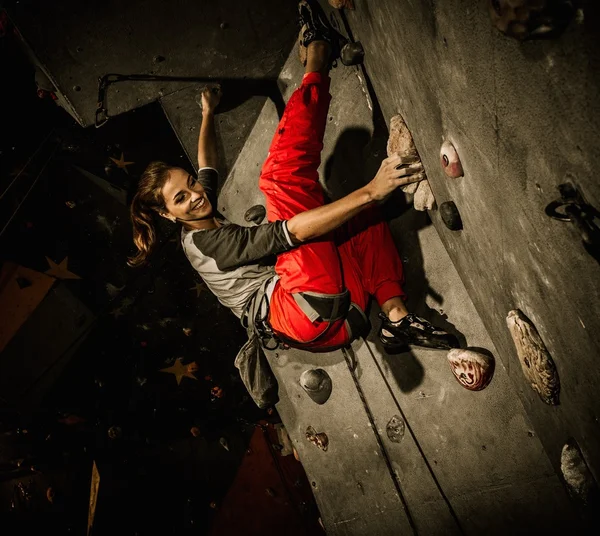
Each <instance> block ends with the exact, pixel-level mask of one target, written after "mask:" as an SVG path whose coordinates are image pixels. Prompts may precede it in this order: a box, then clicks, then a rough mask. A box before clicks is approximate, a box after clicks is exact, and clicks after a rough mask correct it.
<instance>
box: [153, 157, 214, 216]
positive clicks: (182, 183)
mask: <svg viewBox="0 0 600 536" xmlns="http://www.w3.org/2000/svg"><path fill="white" fill-rule="evenodd" d="M162 195H163V197H164V200H165V207H166V213H165V214H162V216H164V217H166V218H168V219H170V220H173V221H175V219H177V220H180V221H182V222H185V221H197V220H201V219H204V218H208V217H210V216H211V215H212V212H213V207H212V206H211V204H210V201H209V200H208V197H207V195H206V192H205V190H204V188H203V187H202V185H201V184H200V183H199V182H198V181H197V180H196V178H195V177H193V176H192V175H190V174H189V173H188V172H187V171H185V170H183V169H180V168H174V169H172V170H171V171H170V172H169V179H168V180H167V182H166V183H165V185H164V186H163V189H162Z"/></svg>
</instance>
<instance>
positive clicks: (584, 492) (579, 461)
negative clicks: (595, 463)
mask: <svg viewBox="0 0 600 536" xmlns="http://www.w3.org/2000/svg"><path fill="white" fill-rule="evenodd" d="M560 471H561V473H562V475H563V478H564V479H565V483H566V485H567V489H568V491H569V495H571V497H573V498H574V499H575V500H577V501H578V502H580V503H581V504H582V505H584V506H585V505H586V504H587V503H588V499H589V498H590V496H591V495H592V491H593V492H594V493H593V495H597V492H598V484H597V483H596V480H595V479H594V476H593V475H592V473H591V471H590V469H589V467H588V465H587V463H586V461H585V458H584V457H583V454H582V453H581V449H580V448H579V445H578V444H577V441H575V439H573V438H570V439H569V440H568V441H567V442H566V443H565V445H564V446H563V448H562V452H561V455H560Z"/></svg>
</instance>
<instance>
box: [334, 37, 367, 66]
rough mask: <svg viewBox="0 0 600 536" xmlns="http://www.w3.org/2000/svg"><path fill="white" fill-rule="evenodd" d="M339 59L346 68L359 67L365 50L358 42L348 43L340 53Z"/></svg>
mask: <svg viewBox="0 0 600 536" xmlns="http://www.w3.org/2000/svg"><path fill="white" fill-rule="evenodd" d="M340 59H341V60H342V63H343V64H344V65H345V66H346V67H350V66H352V65H360V64H361V63H362V62H363V61H364V59H365V49H364V48H363V46H362V44H361V43H359V42H358V41H356V42H355V43H350V42H348V43H346V44H345V45H344V46H343V47H342V50H341V51H340Z"/></svg>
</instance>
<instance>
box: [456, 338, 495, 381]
mask: <svg viewBox="0 0 600 536" xmlns="http://www.w3.org/2000/svg"><path fill="white" fill-rule="evenodd" d="M448 362H449V363H450V369H451V370H452V374H454V376H455V377H456V379H457V380H458V383H460V384H461V385H462V386H463V387H464V388H465V389H468V390H469V391H481V390H482V389H485V387H487V385H488V384H489V383H490V381H492V376H493V375H494V368H495V362H494V358H493V357H490V356H489V355H486V354H484V353H482V352H476V351H474V350H469V349H466V350H463V349H461V348H454V349H452V350H450V351H449V352H448Z"/></svg>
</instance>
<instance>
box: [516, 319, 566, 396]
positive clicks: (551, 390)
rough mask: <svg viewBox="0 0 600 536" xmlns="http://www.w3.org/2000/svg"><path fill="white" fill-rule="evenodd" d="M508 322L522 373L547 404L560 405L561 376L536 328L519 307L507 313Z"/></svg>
mask: <svg viewBox="0 0 600 536" xmlns="http://www.w3.org/2000/svg"><path fill="white" fill-rule="evenodd" d="M506 324H507V326H508V329H509V330H510V334H511V335H512V338H513V342H514V343H515V347H516V349H517V355H518V356H519V361H520V362H521V368H522V369H523V374H524V375H525V378H526V379H527V381H528V382H529V383H530V385H531V388H532V389H533V390H534V391H535V392H536V393H537V394H538V395H539V396H540V398H541V399H542V400H543V401H544V402H545V403H546V404H550V405H552V406H556V405H558V403H559V394H560V379H559V377H558V372H557V370H556V366H555V365H554V361H553V360H552V357H551V356H550V353H549V352H548V350H547V349H546V345H545V344H544V341H542V338H541V337H540V335H539V333H538V331H537V329H536V328H535V326H534V325H533V323H532V322H531V320H529V318H527V317H526V316H525V315H524V314H523V313H522V312H521V311H520V310H519V309H515V310H513V311H510V312H509V313H508V316H507V317H506Z"/></svg>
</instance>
